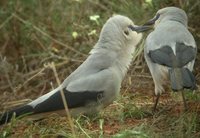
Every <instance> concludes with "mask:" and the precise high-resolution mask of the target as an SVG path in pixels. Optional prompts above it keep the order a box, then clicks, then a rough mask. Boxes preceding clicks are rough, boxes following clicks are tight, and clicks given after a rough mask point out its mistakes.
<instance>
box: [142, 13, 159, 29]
mask: <svg viewBox="0 0 200 138" xmlns="http://www.w3.org/2000/svg"><path fill="white" fill-rule="evenodd" d="M159 17H160V14H156V16H155V17H154V18H153V19H151V20H149V21H148V22H146V23H145V24H144V26H147V25H153V24H154V23H155V22H156V20H158V18H159Z"/></svg>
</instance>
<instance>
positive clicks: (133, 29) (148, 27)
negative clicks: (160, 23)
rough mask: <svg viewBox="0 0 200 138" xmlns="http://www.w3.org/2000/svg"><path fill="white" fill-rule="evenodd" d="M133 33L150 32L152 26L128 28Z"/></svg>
mask: <svg viewBox="0 0 200 138" xmlns="http://www.w3.org/2000/svg"><path fill="white" fill-rule="evenodd" d="M128 27H129V28H130V29H131V30H132V31H136V32H137V33H141V32H145V31H147V30H150V29H151V28H152V27H151V26H132V25H130V26H128Z"/></svg>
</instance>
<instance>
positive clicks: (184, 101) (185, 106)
mask: <svg viewBox="0 0 200 138" xmlns="http://www.w3.org/2000/svg"><path fill="white" fill-rule="evenodd" d="M181 95H182V98H183V105H184V110H185V111H187V103H186V100H185V94H184V91H181Z"/></svg>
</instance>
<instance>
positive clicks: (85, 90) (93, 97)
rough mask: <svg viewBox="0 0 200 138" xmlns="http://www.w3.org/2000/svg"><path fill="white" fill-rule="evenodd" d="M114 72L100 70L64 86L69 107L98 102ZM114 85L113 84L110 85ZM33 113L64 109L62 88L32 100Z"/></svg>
mask: <svg viewBox="0 0 200 138" xmlns="http://www.w3.org/2000/svg"><path fill="white" fill-rule="evenodd" d="M111 76H112V72H111V71H110V70H109V69H105V70H102V71H99V72H98V73H95V74H91V75H89V76H87V77H84V78H80V79H77V80H75V81H73V82H71V83H69V85H68V86H67V87H62V89H63V92H64V95H65V99H66V102H67V104H68V107H69V108H76V107H83V106H85V105H87V104H89V103H90V102H98V101H99V100H100V99H101V98H102V97H103V96H104V91H105V90H106V89H107V87H109V85H110V84H109V83H110V82H111V81H112V77H111ZM110 87H112V86H110ZM29 105H32V106H34V109H33V113H42V112H50V111H55V110H60V109H64V104H63V100H62V97H61V93H60V89H57V91H54V92H52V93H51V94H50V95H48V94H47V96H46V97H45V95H44V96H43V100H42V99H41V98H40V100H38V101H37V99H36V101H35V102H34V101H33V102H32V104H31V103H30V104H29Z"/></svg>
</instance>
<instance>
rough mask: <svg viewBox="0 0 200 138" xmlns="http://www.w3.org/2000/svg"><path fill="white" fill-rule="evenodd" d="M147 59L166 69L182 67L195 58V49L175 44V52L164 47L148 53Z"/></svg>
mask: <svg viewBox="0 0 200 138" xmlns="http://www.w3.org/2000/svg"><path fill="white" fill-rule="evenodd" d="M148 54H149V57H150V58H151V60H152V61H153V62H154V63H158V64H161V65H165V66H168V67H184V66H185V65H187V64H188V63H189V62H191V61H193V60H194V59H195V57H196V48H193V47H192V46H188V45H186V44H184V43H176V46H175V50H173V49H172V47H171V46H168V45H165V46H162V47H161V48H158V49H156V50H150V51H149V53H148Z"/></svg>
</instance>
